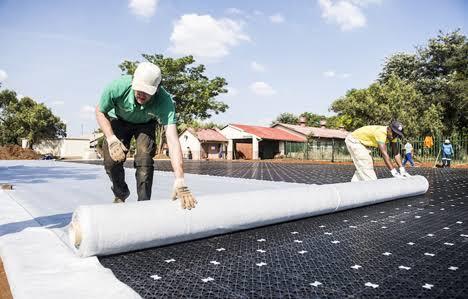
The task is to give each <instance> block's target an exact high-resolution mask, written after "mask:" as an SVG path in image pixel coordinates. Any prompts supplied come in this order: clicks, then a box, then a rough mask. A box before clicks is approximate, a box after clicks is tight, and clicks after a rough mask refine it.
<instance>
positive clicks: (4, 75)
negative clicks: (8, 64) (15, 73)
mask: <svg viewBox="0 0 468 299" xmlns="http://www.w3.org/2000/svg"><path fill="white" fill-rule="evenodd" d="M7 78H8V74H7V73H6V72H5V71H4V70H0V82H3V81H5V80H6V79H7Z"/></svg>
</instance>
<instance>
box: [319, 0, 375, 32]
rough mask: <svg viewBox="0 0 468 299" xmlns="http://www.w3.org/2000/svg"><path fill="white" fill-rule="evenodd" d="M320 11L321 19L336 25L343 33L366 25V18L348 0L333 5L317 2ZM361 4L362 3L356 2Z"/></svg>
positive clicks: (329, 2)
mask: <svg viewBox="0 0 468 299" xmlns="http://www.w3.org/2000/svg"><path fill="white" fill-rule="evenodd" d="M318 1H319V5H320V8H321V9H322V18H324V19H326V20H327V21H328V22H331V23H336V24H338V26H340V29H341V30H343V31H348V30H353V29H355V28H360V27H364V26H365V25H366V17H365V16H364V14H363V13H362V11H361V9H360V8H359V7H358V6H357V4H353V3H352V2H350V0H347V1H346V0H341V1H339V2H336V3H333V2H332V1H331V0H318ZM358 2H360V3H363V2H364V1H358Z"/></svg>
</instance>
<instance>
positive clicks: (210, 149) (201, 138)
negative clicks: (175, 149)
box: [179, 128, 228, 160]
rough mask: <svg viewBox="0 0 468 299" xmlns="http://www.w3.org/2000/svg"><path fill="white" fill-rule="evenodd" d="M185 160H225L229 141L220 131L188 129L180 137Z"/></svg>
mask: <svg viewBox="0 0 468 299" xmlns="http://www.w3.org/2000/svg"><path fill="white" fill-rule="evenodd" d="M179 141H180V145H181V147H182V153H183V155H184V158H186V159H193V160H202V159H225V158H226V148H227V144H228V140H227V139H226V137H224V135H223V134H222V133H221V132H220V130H219V129H217V128H215V129H194V128H188V129H186V130H185V131H183V132H182V133H181V134H180V135H179Z"/></svg>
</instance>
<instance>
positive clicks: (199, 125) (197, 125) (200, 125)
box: [177, 120, 225, 132]
mask: <svg viewBox="0 0 468 299" xmlns="http://www.w3.org/2000/svg"><path fill="white" fill-rule="evenodd" d="M224 127H225V125H223V124H217V123H214V122H200V121H198V120H193V121H191V122H190V123H184V124H180V125H179V126H178V127H177V129H178V131H179V132H182V131H184V130H185V129H187V128H193V129H222V128H224Z"/></svg>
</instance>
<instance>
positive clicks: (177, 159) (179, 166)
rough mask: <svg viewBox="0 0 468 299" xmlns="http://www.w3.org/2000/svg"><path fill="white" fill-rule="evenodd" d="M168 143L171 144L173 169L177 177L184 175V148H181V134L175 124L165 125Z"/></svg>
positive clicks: (170, 152)
mask: <svg viewBox="0 0 468 299" xmlns="http://www.w3.org/2000/svg"><path fill="white" fill-rule="evenodd" d="M165 130H166V139H167V145H168V146H169V155H170V156H171V164H172V169H174V173H175V176H176V178H183V177H184V168H183V162H182V149H181V148H180V142H179V135H178V134H177V127H176V125H175V124H170V125H167V126H165Z"/></svg>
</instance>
